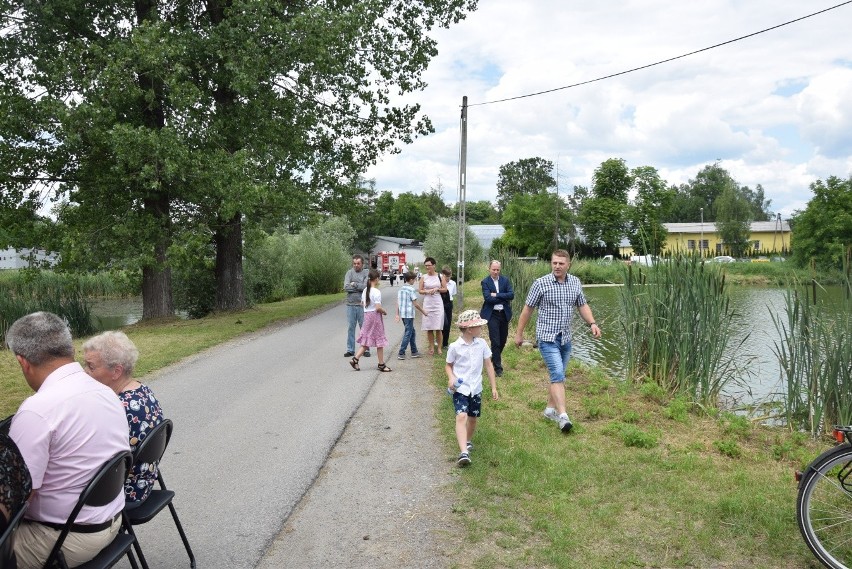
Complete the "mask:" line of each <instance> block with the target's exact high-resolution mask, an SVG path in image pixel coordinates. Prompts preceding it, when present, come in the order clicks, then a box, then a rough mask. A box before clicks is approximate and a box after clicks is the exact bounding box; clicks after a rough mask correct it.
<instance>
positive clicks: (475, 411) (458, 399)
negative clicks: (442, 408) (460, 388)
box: [453, 392, 482, 417]
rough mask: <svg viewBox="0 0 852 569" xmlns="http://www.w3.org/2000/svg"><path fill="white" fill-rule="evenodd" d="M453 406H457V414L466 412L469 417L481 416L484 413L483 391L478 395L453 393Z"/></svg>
mask: <svg viewBox="0 0 852 569" xmlns="http://www.w3.org/2000/svg"><path fill="white" fill-rule="evenodd" d="M453 407H455V408H456V415H460V414H462V413H466V414H467V416H468V417H479V416H480V415H481V414H482V393H477V394H476V395H464V394H463V393H459V392H456V393H453Z"/></svg>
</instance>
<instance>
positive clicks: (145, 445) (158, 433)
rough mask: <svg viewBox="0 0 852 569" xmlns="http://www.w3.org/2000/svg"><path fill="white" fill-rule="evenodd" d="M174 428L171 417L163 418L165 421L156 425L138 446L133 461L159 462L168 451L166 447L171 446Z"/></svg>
mask: <svg viewBox="0 0 852 569" xmlns="http://www.w3.org/2000/svg"><path fill="white" fill-rule="evenodd" d="M173 428H174V424H173V423H172V421H171V419H163V422H162V423H160V424H159V425H157V426H156V427H154V428H153V430H151V432H150V433H148V434H147V435H145V438H144V439H142V442H141V443H139V444H138V445H137V446H136V451H134V453H133V463H134V464H140V463H152V462H157V463H159V462H160V459H161V458H163V454H165V452H166V447H167V446H169V439H171V438H172V429H173Z"/></svg>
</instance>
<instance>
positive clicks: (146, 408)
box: [118, 385, 163, 502]
mask: <svg viewBox="0 0 852 569" xmlns="http://www.w3.org/2000/svg"><path fill="white" fill-rule="evenodd" d="M118 397H119V399H120V400H121V403H122V404H123V405H124V410H125V413H126V414H127V424H128V425H129V426H130V451H131V452H135V451H136V446H137V445H138V444H139V443H140V442H142V441H143V440H144V439H145V436H146V435H147V434H148V433H150V432H151V431H152V430H153V429H154V427H156V426H157V425H159V424H160V423H162V422H163V410H162V409H160V403H159V402H158V401H157V398H156V397H154V394H153V393H152V392H151V389H150V388H149V387H148V386H147V385H140V386H139V387H137V388H136V389H131V390H128V391H122V392H121V393H119V394H118ZM156 480H157V464H156V463H151V464H134V465H133V469H132V470H131V471H130V475H129V476H128V477H127V481H126V482H125V483H124V499H125V501H127V502H140V501H142V500H144V499H145V498H147V497H148V494H149V493H150V492H151V488H153V486H154V482H155V481H156Z"/></svg>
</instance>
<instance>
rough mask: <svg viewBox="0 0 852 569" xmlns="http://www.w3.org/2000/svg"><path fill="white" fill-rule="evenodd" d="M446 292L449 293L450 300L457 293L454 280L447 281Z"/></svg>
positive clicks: (457, 288) (457, 289)
mask: <svg viewBox="0 0 852 569" xmlns="http://www.w3.org/2000/svg"><path fill="white" fill-rule="evenodd" d="M447 292H448V293H450V300H453V298H455V296H456V295H457V294H458V293H459V287H458V286H456V281H454V280H453V279H450V281H449V282H448V283H447Z"/></svg>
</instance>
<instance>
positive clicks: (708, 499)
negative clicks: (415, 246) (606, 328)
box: [433, 283, 831, 569]
mask: <svg viewBox="0 0 852 569" xmlns="http://www.w3.org/2000/svg"><path fill="white" fill-rule="evenodd" d="M469 285H470V283H468V285H466V290H465V292H466V297H465V298H466V300H467V302H466V308H478V304H480V303H481V301H480V300H479V297H477V295H476V293H475V291H474V290H472V289H468V287H469ZM468 293H469V294H468ZM521 303H522V300H520V301H519V299H517V298H516V299H515V309H516V310H519V306H520V305H521ZM456 334H457V333H456V332H453V334H452V336H451V340H454V339H455V338H456ZM486 334H487V333H486ZM512 337H513V331H512V330H510V334H509V339H510V342H511V339H512ZM503 362H504V366H505V368H506V370H507V371H506V373H505V375H504V376H503V377H502V378H500V379H498V389H499V391H500V395H501V399H500V400H499V401H492V400H491V398H490V396H488V394H485V395H484V397H483V416H482V419H481V420H480V421H479V423H478V426H477V432H476V435H475V437H474V443H475V448H474V451H473V453H472V455H471V457H472V459H473V464H472V465H471V466H470V467H469V468H466V469H458V471H457V472H456V475H457V476H458V483H457V484H455V485H454V486H453V491H454V493H455V495H456V505H455V508H454V513H455V515H456V516H457V517H458V519H459V520H460V523H461V525H462V526H463V527H464V528H465V534H464V535H463V536H461V538H460V541H459V545H458V550H457V551H453V552H452V553H451V554H450V558H451V559H453V560H454V561H453V564H452V567H455V568H459V569H466V568H472V567H501V568H522V567H548V568H565V569H575V568H576V569H579V568H583V569H587V568H595V569H601V568H610V567H612V568H616V567H619V568H620V567H701V568H726V569H739V568H742V569H745V568H750V569H751V568H762V567H766V568H769V567H772V568H778V567H781V568H794V567H795V568H801V567H817V566H818V564H817V563H816V561H815V560H814V559H813V557H812V556H811V555H810V552H809V551H808V549H807V547H806V546H805V544H804V542H803V541H802V539H801V537H800V535H799V531H798V528H797V526H796V518H795V502H796V490H797V488H796V482H795V480H794V473H795V471H796V470H801V469H803V467H804V466H805V465H806V464H807V463H808V462H809V461H810V460H811V459H812V458H813V457H815V456H816V455H817V454H818V453H819V452H820V451H821V450H823V449H825V448H827V447H828V446H830V444H831V443H829V442H825V441H823V442H814V441H812V440H811V439H810V438H809V437H808V436H807V435H805V434H802V433H791V432H789V431H787V430H785V429H782V428H772V427H766V426H761V425H756V424H752V423H751V422H750V421H749V420H747V419H746V418H744V417H740V416H735V415H732V414H728V413H721V412H717V411H715V410H706V409H702V408H699V407H698V406H695V405H693V404H691V403H689V402H688V401H687V400H686V399H684V398H683V397H675V398H670V396H669V395H668V394H667V393H666V392H665V391H664V390H663V389H661V388H660V387H659V386H658V385H656V384H643V385H632V384H630V383H628V382H626V381H622V380H616V379H613V378H611V377H608V376H607V375H605V374H604V373H603V372H601V371H600V370H598V369H596V368H589V367H586V366H583V365H581V364H579V363H576V362H572V363H571V365H570V368H569V372H568V378H567V380H566V392H567V393H566V395H567V403H568V412H569V414H570V415H571V418H572V420H573V421H574V424H575V427H574V430H573V431H572V432H571V433H570V434H569V435H564V434H562V433H561V432H560V431H559V429H558V428H557V426H556V424H555V423H553V422H551V421H549V420H547V419H545V418H544V417H543V416H542V411H543V410H544V407H545V402H546V395H547V384H548V380H547V371H546V369H545V367H544V364H543V362H542V360H541V357H540V355H539V354H538V352H537V350H535V349H534V348H532V347H523V348H516V347H514V345H510V346H508V347H507V348H506V350H505V351H504V352H503ZM433 382H434V384H435V386H436V389H439V390H441V391H443V389H444V388H445V386H446V376H445V374H444V372H443V362H441V361H436V362H435V367H434V370H433ZM436 413H437V414H438V416H439V424H440V425H441V436H442V438H443V440H444V442H445V444H446V448H447V456H448V460H449V459H450V458H454V457H455V456H456V453H457V452H458V451H457V448H456V442H455V433H454V429H453V424H454V421H453V409H452V405H451V404H450V403H449V398H442V399H441V401H440V403H439V404H438V408H437V410H436Z"/></svg>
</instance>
